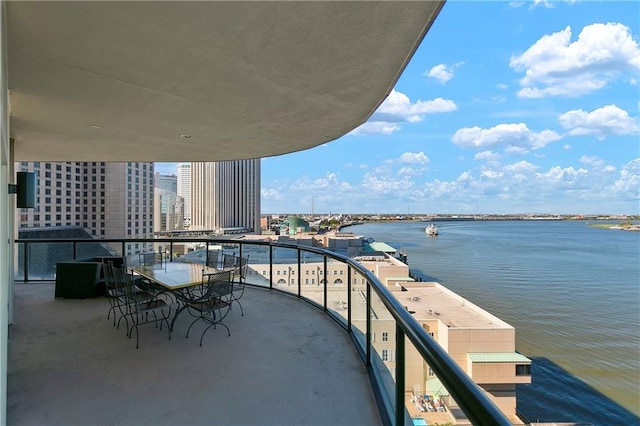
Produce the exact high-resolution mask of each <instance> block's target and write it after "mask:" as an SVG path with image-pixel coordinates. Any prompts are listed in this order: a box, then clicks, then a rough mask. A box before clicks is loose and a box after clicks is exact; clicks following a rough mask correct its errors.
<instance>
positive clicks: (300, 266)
mask: <svg viewBox="0 0 640 426" xmlns="http://www.w3.org/2000/svg"><path fill="white" fill-rule="evenodd" d="M297 252H298V274H297V276H298V279H297V280H296V281H297V282H298V297H300V296H302V259H301V258H302V251H301V250H300V249H297ZM289 284H290V283H287V285H289Z"/></svg>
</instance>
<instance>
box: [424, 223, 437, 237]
mask: <svg viewBox="0 0 640 426" xmlns="http://www.w3.org/2000/svg"><path fill="white" fill-rule="evenodd" d="M424 232H425V234H427V235H429V236H430V237H435V236H436V235H438V227H437V226H436V224H435V223H432V224H431V225H429V226H427V227H426V228H424Z"/></svg>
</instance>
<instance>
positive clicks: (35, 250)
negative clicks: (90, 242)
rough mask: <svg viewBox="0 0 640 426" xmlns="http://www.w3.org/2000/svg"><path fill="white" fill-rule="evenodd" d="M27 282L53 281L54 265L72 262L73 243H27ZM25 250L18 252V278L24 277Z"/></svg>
mask: <svg viewBox="0 0 640 426" xmlns="http://www.w3.org/2000/svg"><path fill="white" fill-rule="evenodd" d="M26 254H27V269H28V273H29V277H28V278H29V280H34V281H37V280H53V279H55V273H56V263H57V262H65V261H69V260H73V243H29V244H28V245H27V249H26ZM24 255H25V250H24V249H22V250H18V264H17V266H18V268H16V270H17V271H18V275H17V276H18V277H19V278H20V279H22V278H23V277H24V271H23V268H24Z"/></svg>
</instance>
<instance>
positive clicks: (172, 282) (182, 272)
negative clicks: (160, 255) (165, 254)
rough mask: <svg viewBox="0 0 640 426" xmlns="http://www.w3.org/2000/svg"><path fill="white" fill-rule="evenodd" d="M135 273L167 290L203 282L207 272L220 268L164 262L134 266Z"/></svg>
mask: <svg viewBox="0 0 640 426" xmlns="http://www.w3.org/2000/svg"><path fill="white" fill-rule="evenodd" d="M131 270H132V271H133V273H134V274H137V275H140V276H142V277H144V278H146V279H148V280H149V281H153V282H154V283H156V284H159V285H161V286H162V287H165V288H166V289H167V290H171V291H173V290H179V289H184V288H187V287H192V286H195V285H200V284H202V282H203V281H202V280H203V277H204V276H206V275H207V274H213V273H216V272H219V269H216V268H213V267H211V266H206V265H200V264H197V263H179V262H164V263H162V264H154V265H138V266H132V267H131Z"/></svg>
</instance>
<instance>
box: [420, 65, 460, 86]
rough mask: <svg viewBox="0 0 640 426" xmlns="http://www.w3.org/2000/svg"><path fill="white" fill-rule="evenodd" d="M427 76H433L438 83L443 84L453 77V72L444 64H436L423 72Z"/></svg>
mask: <svg viewBox="0 0 640 426" xmlns="http://www.w3.org/2000/svg"><path fill="white" fill-rule="evenodd" d="M424 75H425V76H427V77H431V78H435V79H436V80H438V81H439V82H440V83H442V84H445V83H446V82H447V81H449V80H451V79H452V78H453V72H452V71H451V69H450V68H447V66H446V65H445V64H440V65H436V66H435V67H433V68H431V69H430V70H429V71H428V72H426V73H425V74H424Z"/></svg>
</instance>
